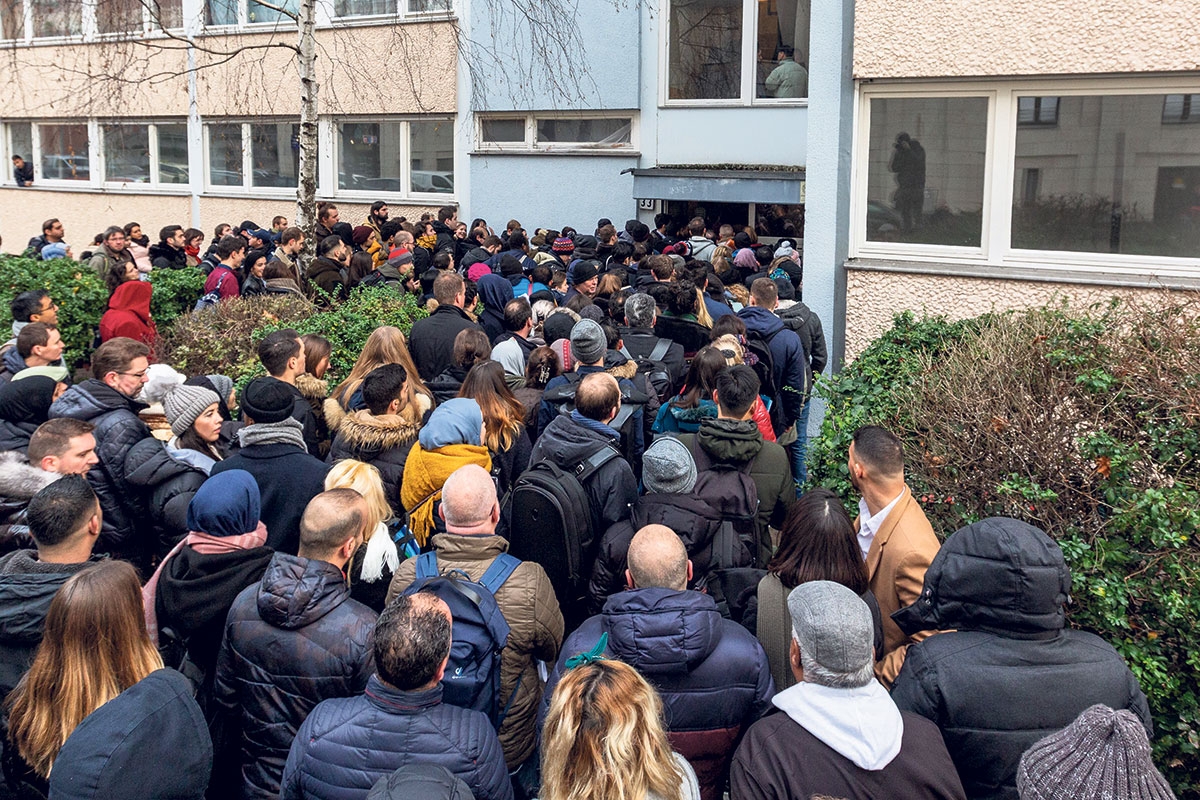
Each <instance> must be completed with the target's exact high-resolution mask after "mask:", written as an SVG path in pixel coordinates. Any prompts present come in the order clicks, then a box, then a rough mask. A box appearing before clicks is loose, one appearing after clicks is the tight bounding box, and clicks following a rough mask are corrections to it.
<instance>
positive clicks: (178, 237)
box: [150, 225, 187, 269]
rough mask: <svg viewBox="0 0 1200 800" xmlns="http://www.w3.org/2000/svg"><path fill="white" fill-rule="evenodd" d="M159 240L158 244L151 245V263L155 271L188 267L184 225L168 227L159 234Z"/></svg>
mask: <svg viewBox="0 0 1200 800" xmlns="http://www.w3.org/2000/svg"><path fill="white" fill-rule="evenodd" d="M158 240H159V241H158V244H152V245H150V263H151V264H152V265H153V266H154V268H155V269H184V268H186V267H187V253H186V252H185V251H184V249H183V247H184V241H183V226H182V225H167V226H166V227H165V228H163V229H162V230H160V231H159V232H158Z"/></svg>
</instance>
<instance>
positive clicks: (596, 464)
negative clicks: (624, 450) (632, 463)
mask: <svg viewBox="0 0 1200 800" xmlns="http://www.w3.org/2000/svg"><path fill="white" fill-rule="evenodd" d="M619 455H621V454H620V453H618V452H617V448H615V447H613V446H612V445H611V444H606V445H604V446H603V447H601V448H600V449H599V450H597V451H596V452H594V453H592V454H591V455H590V456H588V457H587V458H586V459H584V460H583V461H581V462H579V463H578V464H576V465H575V469H574V473H575V480H577V481H579V483H580V485H583V483H584V482H585V481H586V480H587V479H588V478H590V477H592V475H593V474H595V472H596V471H597V470H599V469H600V468H601V467H603V466H604V465H605V464H607V463H608V462H609V461H612V460H613V459H614V458H616V457H617V456H619Z"/></svg>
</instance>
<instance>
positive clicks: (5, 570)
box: [0, 475, 101, 695]
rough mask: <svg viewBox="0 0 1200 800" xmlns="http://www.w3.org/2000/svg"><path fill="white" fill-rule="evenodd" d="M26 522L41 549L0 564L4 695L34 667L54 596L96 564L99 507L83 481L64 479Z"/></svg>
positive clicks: (36, 500)
mask: <svg viewBox="0 0 1200 800" xmlns="http://www.w3.org/2000/svg"><path fill="white" fill-rule="evenodd" d="M26 519H27V521H28V524H29V532H30V534H31V535H32V536H33V541H34V544H35V545H36V547H37V549H36V550H17V551H16V552H14V553H9V554H8V555H6V556H4V558H0V692H3V693H4V694H5V695H7V694H8V693H9V692H11V691H12V690H13V689H14V688H15V687H16V685H17V682H18V681H19V680H20V679H21V676H22V675H24V674H25V672H26V670H28V669H29V664H30V663H31V662H32V661H33V655H34V653H35V652H36V651H37V648H38V645H39V644H40V643H41V641H42V628H43V626H44V624H45V621H46V612H47V611H49V610H50V601H51V600H53V599H54V595H55V593H56V592H57V591H58V589H59V587H60V586H62V585H63V584H64V583H65V582H66V580H67V578H70V577H71V576H72V575H74V574H75V573H76V572H79V570H81V569H83V568H84V567H86V566H87V565H88V564H90V563H92V548H93V547H95V546H96V538H97V537H98V536H99V535H100V525H101V521H100V520H101V511H100V503H99V501H98V500H97V499H96V493H95V492H93V491H92V488H91V487H90V486H88V483H87V481H86V480H84V478H83V477H82V476H80V475H65V476H63V477H61V478H59V479H58V480H56V481H55V482H54V483H51V484H50V485H49V486H46V487H45V488H44V489H42V490H41V491H40V492H38V493H37V494H36V495H34V496H33V499H31V500H30V501H29V509H28V512H27V514H26Z"/></svg>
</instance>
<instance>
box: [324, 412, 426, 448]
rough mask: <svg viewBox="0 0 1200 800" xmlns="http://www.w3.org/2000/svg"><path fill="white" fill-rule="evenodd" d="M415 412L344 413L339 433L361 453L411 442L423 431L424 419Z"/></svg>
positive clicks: (346, 442)
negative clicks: (417, 416) (376, 414)
mask: <svg viewBox="0 0 1200 800" xmlns="http://www.w3.org/2000/svg"><path fill="white" fill-rule="evenodd" d="M414 417H416V415H415V414H412V413H404V412H401V413H400V414H380V415H379V416H375V415H374V414H372V413H371V412H370V411H368V410H366V409H363V410H361V411H351V412H350V413H349V414H345V415H343V417H342V420H341V423H340V425H339V426H338V436H340V437H342V440H343V441H344V442H345V444H346V446H347V447H349V448H350V449H351V450H355V451H357V452H360V453H366V454H373V453H379V452H381V451H383V450H391V449H392V448H395V447H400V446H402V445H406V444H411V443H412V442H414V441H416V439H417V434H418V433H420V431H421V420H420V418H416V419H414Z"/></svg>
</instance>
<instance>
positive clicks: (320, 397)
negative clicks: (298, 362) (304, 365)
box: [296, 372, 329, 403]
mask: <svg viewBox="0 0 1200 800" xmlns="http://www.w3.org/2000/svg"><path fill="white" fill-rule="evenodd" d="M296 389H297V390H299V392H300V394H302V395H304V399H305V400H307V401H309V402H310V403H311V402H313V401H314V400H315V401H316V402H317V403H321V402H323V401H324V400H325V398H326V397H329V381H326V380H322V379H320V378H315V377H313V376H312V375H309V374H308V373H307V372H302V373H300V374H299V375H297V376H296Z"/></svg>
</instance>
